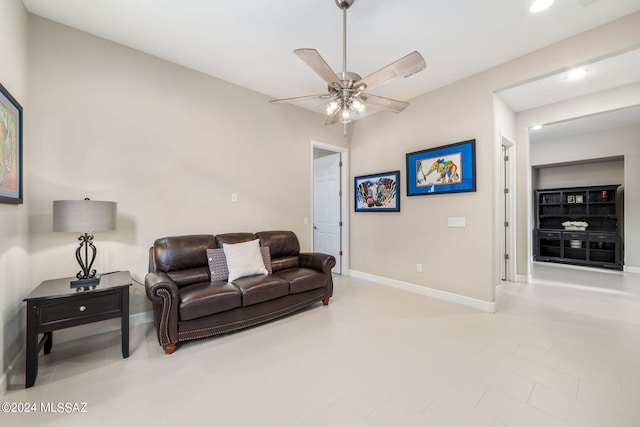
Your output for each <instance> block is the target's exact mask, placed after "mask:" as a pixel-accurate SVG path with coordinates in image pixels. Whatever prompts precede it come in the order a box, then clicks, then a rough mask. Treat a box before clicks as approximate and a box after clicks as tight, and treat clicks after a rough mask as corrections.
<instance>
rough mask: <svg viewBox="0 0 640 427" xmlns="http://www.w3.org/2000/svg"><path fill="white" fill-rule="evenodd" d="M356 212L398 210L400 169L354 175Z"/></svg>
mask: <svg viewBox="0 0 640 427" xmlns="http://www.w3.org/2000/svg"><path fill="white" fill-rule="evenodd" d="M354 184H355V191H354V192H355V210H356V212H384V211H388V212H399V211H400V198H399V195H398V188H399V187H400V171H393V172H385V173H378V174H373V175H363V176H357V177H355V183H354Z"/></svg>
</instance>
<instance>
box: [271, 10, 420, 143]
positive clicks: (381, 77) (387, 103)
mask: <svg viewBox="0 0 640 427" xmlns="http://www.w3.org/2000/svg"><path fill="white" fill-rule="evenodd" d="M335 2H336V5H337V6H338V8H340V9H341V10H342V32H343V41H342V72H341V73H340V74H337V73H335V72H334V71H333V70H332V69H331V67H330V66H329V65H328V64H327V62H326V61H325V60H324V59H323V58H322V56H320V54H319V53H318V51H317V50H315V49H296V50H294V51H293V52H294V53H295V54H296V55H298V57H300V59H302V60H303V61H304V62H305V63H306V64H307V65H308V66H309V67H310V68H311V69H312V70H313V71H314V72H315V73H316V74H318V75H319V76H320V77H321V78H322V79H323V80H324V81H325V82H327V84H328V93H324V94H321V95H307V96H299V97H295V98H286V99H274V100H271V101H269V102H272V103H291V102H296V101H303V100H307V99H322V100H325V110H326V113H327V115H328V117H327V120H326V122H325V124H326V125H331V124H334V123H337V122H340V123H344V124H345V133H346V124H347V123H349V122H351V121H353V120H355V119H356V117H357V115H358V113H362V112H364V111H365V109H366V108H367V106H370V107H374V108H379V109H382V110H387V111H391V112H394V113H399V112H401V111H402V110H404V109H405V108H407V106H408V105H409V103H408V102H403V101H397V100H395V99H389V98H384V97H382V96H377V95H372V94H370V93H368V92H365V91H366V90H369V89H373V88H376V87H378V86H382V85H383V84H386V83H389V82H390V81H392V80H395V79H397V78H399V77H409V76H411V75H412V74H415V73H417V72H418V71H422V70H424V69H425V68H426V66H427V64H426V63H425V61H424V58H423V57H422V55H420V54H419V53H418V52H416V51H414V52H411V53H410V54H408V55H407V56H405V57H403V58H400V59H399V60H397V61H396V62H393V63H391V64H389V65H387V66H386V67H383V68H381V69H380V70H378V71H376V72H374V73H372V74H369V75H368V76H366V77H365V78H362V77H360V76H359V75H358V74H356V73H352V72H349V71H347V10H348V9H349V8H350V7H351V6H352V5H353V3H354V2H355V0H335Z"/></svg>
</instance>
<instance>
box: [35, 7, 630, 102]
mask: <svg viewBox="0 0 640 427" xmlns="http://www.w3.org/2000/svg"><path fill="white" fill-rule="evenodd" d="M23 1H24V4H25V6H26V7H27V9H28V10H29V12H31V13H33V14H35V15H40V16H42V17H45V18H48V19H51V20H53V21H57V22H60V23H62V24H65V25H68V26H71V27H74V28H77V29H79V30H82V31H86V32H88V33H91V34H95V35H97V36H100V37H103V38H105V39H108V40H112V41H114V42H117V43H120V44H123V45H125V46H129V47H131V48H134V49H137V50H140V51H143V52H146V53H149V54H152V55H155V56H158V57H160V58H163V59H166V60H168V61H171V62H174V63H177V64H181V65H184V66H186V67H189V68H192V69H195V70H198V71H200V72H203V73H206V74H209V75H211V76H214V77H218V78H220V79H222V80H226V81H228V82H231V83H234V84H237V85H239V86H243V87H246V88H248V89H252V90H254V91H257V92H260V93H263V94H265V95H268V96H270V97H273V98H288V97H294V96H301V95H310V94H319V93H323V92H325V90H326V84H325V83H324V82H323V81H322V80H321V79H320V78H319V77H318V76H317V75H316V74H315V73H314V72H313V71H311V70H310V69H309V68H308V67H307V66H306V65H305V64H304V63H303V62H302V61H301V60H300V59H299V58H298V57H297V56H296V55H294V54H293V50H294V49H297V48H315V49H317V50H318V51H319V52H320V54H321V55H322V56H323V57H324V58H325V60H326V61H327V62H328V63H329V65H330V66H331V67H332V68H333V69H334V71H340V70H341V68H342V12H341V11H340V9H338V7H337V6H336V4H335V0H297V1H296V0H291V1H282V0H280V1H266V0H243V1H233V0H225V1H223V0H180V1H177V0H90V1H88V0H23ZM531 2H532V0H485V1H479V0H455V1H454V0H430V1H425V0H393V1H389V0H356V2H355V4H354V5H353V7H352V8H351V9H350V10H349V11H348V15H347V22H348V29H347V33H348V40H347V45H348V53H347V60H348V70H349V71H352V72H355V73H358V74H360V75H361V76H363V77H364V76H366V75H368V74H370V73H372V72H374V71H376V70H377V69H379V68H381V67H383V66H385V65H387V64H388V63H390V62H393V61H395V60H397V59H399V58H400V57H402V56H404V55H406V54H408V53H409V52H411V51H413V50H417V51H419V52H420V53H421V54H422V55H423V56H424V58H425V60H426V62H427V69H426V70H425V71H422V72H420V73H418V74H415V75H413V76H411V77H410V78H409V79H406V80H404V79H403V80H399V81H394V82H392V83H389V84H388V85H385V86H383V87H380V88H376V89H374V90H372V93H374V94H377V95H382V96H387V97H390V98H395V99H399V100H403V101H408V100H410V99H411V98H414V97H416V96H418V95H421V94H423V93H426V92H428V91H431V90H433V89H436V88H438V87H441V86H444V85H446V84H448V83H452V82H454V81H457V80H460V79H463V78H465V77H468V76H471V75H473V74H476V73H478V72H480V71H483V70H486V69H488V68H491V67H493V66H496V65H498V64H501V63H503V62H506V61H508V60H510V59H513V58H516V57H519V56H521V55H523V54H526V53H528V52H531V51H534V50H536V49H539V48H542V47H545V46H548V45H550V44H552V43H555V42H557V41H560V40H562V39H565V38H567V37H570V36H572V35H575V34H578V33H581V32H583V31H586V30H588V29H591V28H594V27H597V26H600V25H602V24H605V23H607V22H609V21H612V20H615V19H617V18H620V17H622V16H625V15H628V14H630V13H633V12H636V11H639V10H640V0H558V1H556V2H555V4H554V5H553V6H552V7H551V8H550V9H548V10H546V11H544V12H542V13H539V14H536V15H533V14H530V13H529V12H528V8H529V6H530V4H531ZM638 76H640V73H638ZM541 92H544V90H541V89H540V88H537V90H536V93H539V94H540V93H541ZM307 107H309V106H308V105H307ZM274 108H275V107H274ZM311 108H313V107H311Z"/></svg>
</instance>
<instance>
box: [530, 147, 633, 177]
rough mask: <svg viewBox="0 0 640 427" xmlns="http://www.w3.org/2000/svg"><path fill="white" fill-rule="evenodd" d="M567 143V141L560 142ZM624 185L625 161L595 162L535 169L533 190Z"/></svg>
mask: <svg viewBox="0 0 640 427" xmlns="http://www.w3.org/2000/svg"><path fill="white" fill-rule="evenodd" d="M557 143H558V144H563V143H566V140H562V141H558V142H557ZM623 183H624V159H620V160H612V161H599V160H594V161H593V162H592V161H588V162H586V163H582V162H580V164H577V165H573V164H571V165H556V166H551V165H549V166H543V167H538V168H536V167H534V169H533V177H532V187H533V189H548V188H565V187H588V186H593V185H609V184H620V185H622V184H623Z"/></svg>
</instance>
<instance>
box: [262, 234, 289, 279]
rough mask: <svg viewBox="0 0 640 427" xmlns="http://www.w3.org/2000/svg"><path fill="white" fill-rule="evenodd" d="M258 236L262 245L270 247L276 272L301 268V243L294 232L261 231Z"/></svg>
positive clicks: (272, 265) (272, 264) (272, 263)
mask: <svg viewBox="0 0 640 427" xmlns="http://www.w3.org/2000/svg"><path fill="white" fill-rule="evenodd" d="M256 236H258V238H259V239H260V245H262V246H268V247H269V251H270V252H271V267H272V268H273V271H274V272H276V271H279V270H283V269H285V268H295V267H299V266H300V259H299V255H300V242H299V241H298V237H297V236H296V235H295V233H294V232H292V231H261V232H259V233H256Z"/></svg>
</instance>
